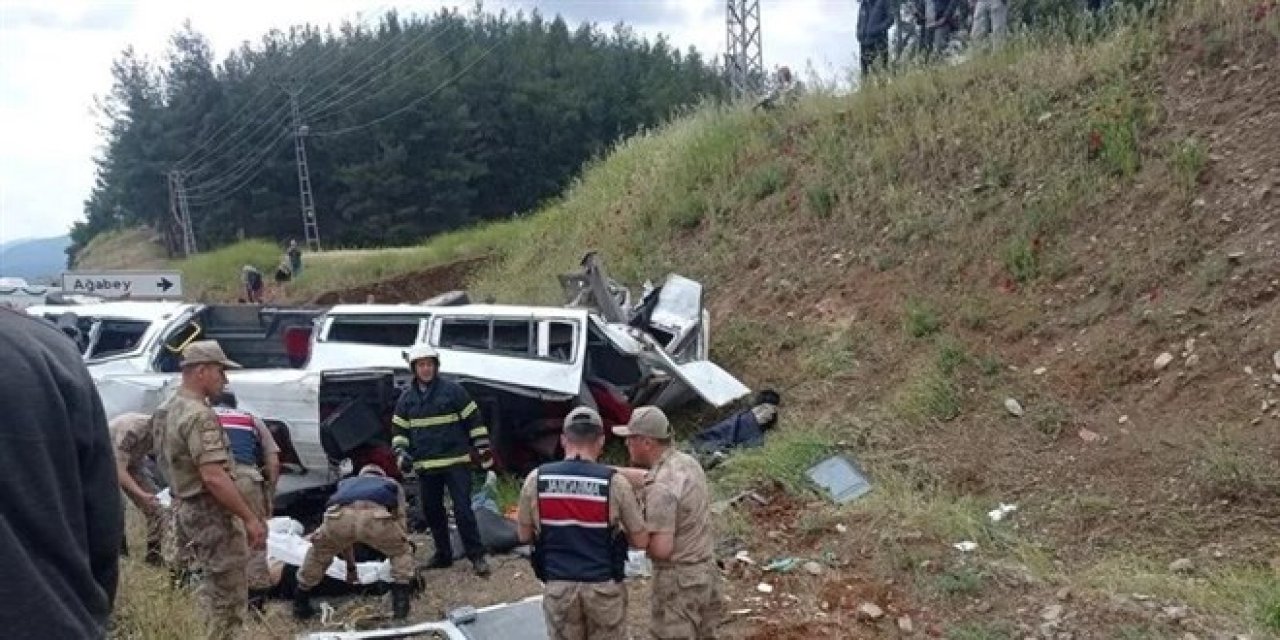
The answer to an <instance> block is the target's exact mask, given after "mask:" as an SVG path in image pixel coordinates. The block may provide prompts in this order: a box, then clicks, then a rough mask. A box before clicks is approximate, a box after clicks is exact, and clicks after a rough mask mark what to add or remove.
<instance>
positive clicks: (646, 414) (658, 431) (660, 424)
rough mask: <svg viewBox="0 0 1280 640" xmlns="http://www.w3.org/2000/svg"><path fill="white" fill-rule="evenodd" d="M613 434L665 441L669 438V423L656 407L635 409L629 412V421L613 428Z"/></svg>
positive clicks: (665, 415)
mask: <svg viewBox="0 0 1280 640" xmlns="http://www.w3.org/2000/svg"><path fill="white" fill-rule="evenodd" d="M613 433H614V435H618V436H622V437H624V438H626V437H628V436H648V437H650V438H657V439H658V440H667V439H670V438H671V422H670V421H669V420H667V414H665V413H663V412H662V409H659V408H658V407H637V408H636V409H635V411H632V412H631V420H630V421H629V422H627V424H625V425H622V426H618V427H614V428H613Z"/></svg>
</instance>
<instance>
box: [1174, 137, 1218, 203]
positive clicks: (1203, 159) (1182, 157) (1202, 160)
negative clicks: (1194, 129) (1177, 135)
mask: <svg viewBox="0 0 1280 640" xmlns="http://www.w3.org/2000/svg"><path fill="white" fill-rule="evenodd" d="M1208 163H1209V150H1208V148H1207V147H1206V146H1205V144H1204V143H1203V142H1201V141H1200V140H1199V139H1197V138H1194V137H1189V138H1186V139H1184V140H1182V141H1181V142H1179V143H1178V144H1177V145H1176V146H1175V147H1174V149H1173V153H1172V157H1171V159H1170V164H1171V165H1172V167H1173V172H1174V176H1175V177H1176V178H1177V180H1178V183H1179V184H1180V185H1181V186H1182V188H1183V189H1186V190H1187V191H1190V190H1192V189H1194V188H1195V187H1196V185H1197V184H1199V182H1200V177H1201V175H1202V174H1203V173H1204V169H1205V167H1206V166H1207V165H1208Z"/></svg>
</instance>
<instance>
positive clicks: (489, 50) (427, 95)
mask: <svg viewBox="0 0 1280 640" xmlns="http://www.w3.org/2000/svg"><path fill="white" fill-rule="evenodd" d="M500 44H502V41H501V40H498V41H496V42H494V43H493V44H492V45H490V46H489V47H488V48H487V49H485V50H484V51H482V52H481V53H480V55H478V56H476V58H475V59H474V60H472V61H471V62H469V63H467V64H466V66H464V67H462V68H461V69H459V70H458V72H457V73H455V74H453V75H452V76H450V77H449V78H446V79H445V80H444V82H441V83H440V84H438V85H436V87H435V88H434V89H432V90H431V91H428V92H427V93H425V94H423V95H421V96H418V97H417V98H414V99H413V100H411V101H409V103H408V104H405V105H404V106H401V107H400V108H398V109H395V110H393V111H391V112H389V113H385V114H383V115H381V116H378V117H377V118H374V119H373V120H370V121H368V122H365V123H362V124H357V125H352V126H349V127H342V128H341V129H333V130H331V131H312V132H311V135H313V136H320V137H332V136H340V135H342V134H344V133H351V132H353V131H360V130H361V129H367V128H369V127H372V126H373V125H376V124H380V123H382V122H386V121H387V120H389V119H391V118H394V117H395V116H398V115H400V114H402V113H404V112H406V111H408V110H410V109H412V108H414V107H416V106H418V105H419V104H421V103H422V102H423V101H425V100H427V99H428V98H431V97H433V96H435V95H436V94H437V93H440V92H441V91H443V90H444V88H445V87H447V86H448V85H450V84H452V83H453V82H454V81H456V80H458V79H459V78H461V77H462V76H463V75H465V74H466V73H467V72H468V71H470V70H471V69H472V67H475V66H476V65H477V64H479V63H480V61H481V60H484V59H485V58H486V57H488V56H489V54H490V53H493V50H494V49H497V48H498V46H499V45H500Z"/></svg>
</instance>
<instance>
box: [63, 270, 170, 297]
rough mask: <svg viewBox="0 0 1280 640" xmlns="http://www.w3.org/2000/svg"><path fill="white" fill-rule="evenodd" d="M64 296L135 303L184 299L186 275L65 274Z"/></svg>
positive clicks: (132, 272) (151, 273)
mask: <svg viewBox="0 0 1280 640" xmlns="http://www.w3.org/2000/svg"><path fill="white" fill-rule="evenodd" d="M62 293H63V294H71V295H82V296H97V297H99V298H128V299H132V300H148V299H155V298H181V297H182V273H181V272H178V271H71V272H68V273H64V274H62Z"/></svg>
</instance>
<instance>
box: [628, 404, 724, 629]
mask: <svg viewBox="0 0 1280 640" xmlns="http://www.w3.org/2000/svg"><path fill="white" fill-rule="evenodd" d="M613 431H614V433H615V434H617V435H619V436H622V437H624V438H626V439H627V451H628V452H629V453H630V454H631V461H632V462H633V463H635V464H637V465H639V466H641V467H648V471H647V472H643V471H640V470H638V469H623V470H621V471H622V472H623V473H624V474H626V475H627V477H628V478H629V479H630V480H631V481H632V482H633V483H638V484H641V485H642V486H643V487H644V505H645V520H646V522H647V524H648V527H649V548H648V554H649V557H650V558H651V559H652V560H653V596H652V599H651V602H652V605H653V608H652V618H651V619H650V622H649V634H650V636H651V637H652V638H655V639H660V640H676V639H680V640H702V639H705V638H715V637H716V628H717V627H719V626H720V619H721V617H722V616H723V611H724V600H723V596H722V595H721V585H720V581H721V578H720V570H719V568H717V567H716V563H715V558H714V556H713V555H712V551H713V542H712V531H711V504H710V500H709V495H710V493H709V491H708V488H707V477H706V475H705V474H704V473H703V471H702V467H701V466H700V465H699V464H698V461H697V460H695V459H694V458H693V457H692V456H690V455H688V454H686V453H682V452H680V451H676V450H675V449H674V448H672V446H671V425H670V423H669V422H668V421H667V416H666V415H665V414H663V413H662V410H661V409H659V408H657V407H639V408H637V409H636V410H635V411H634V412H632V414H631V421H630V422H628V423H627V424H626V425H625V426H620V427H614V428H613Z"/></svg>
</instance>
